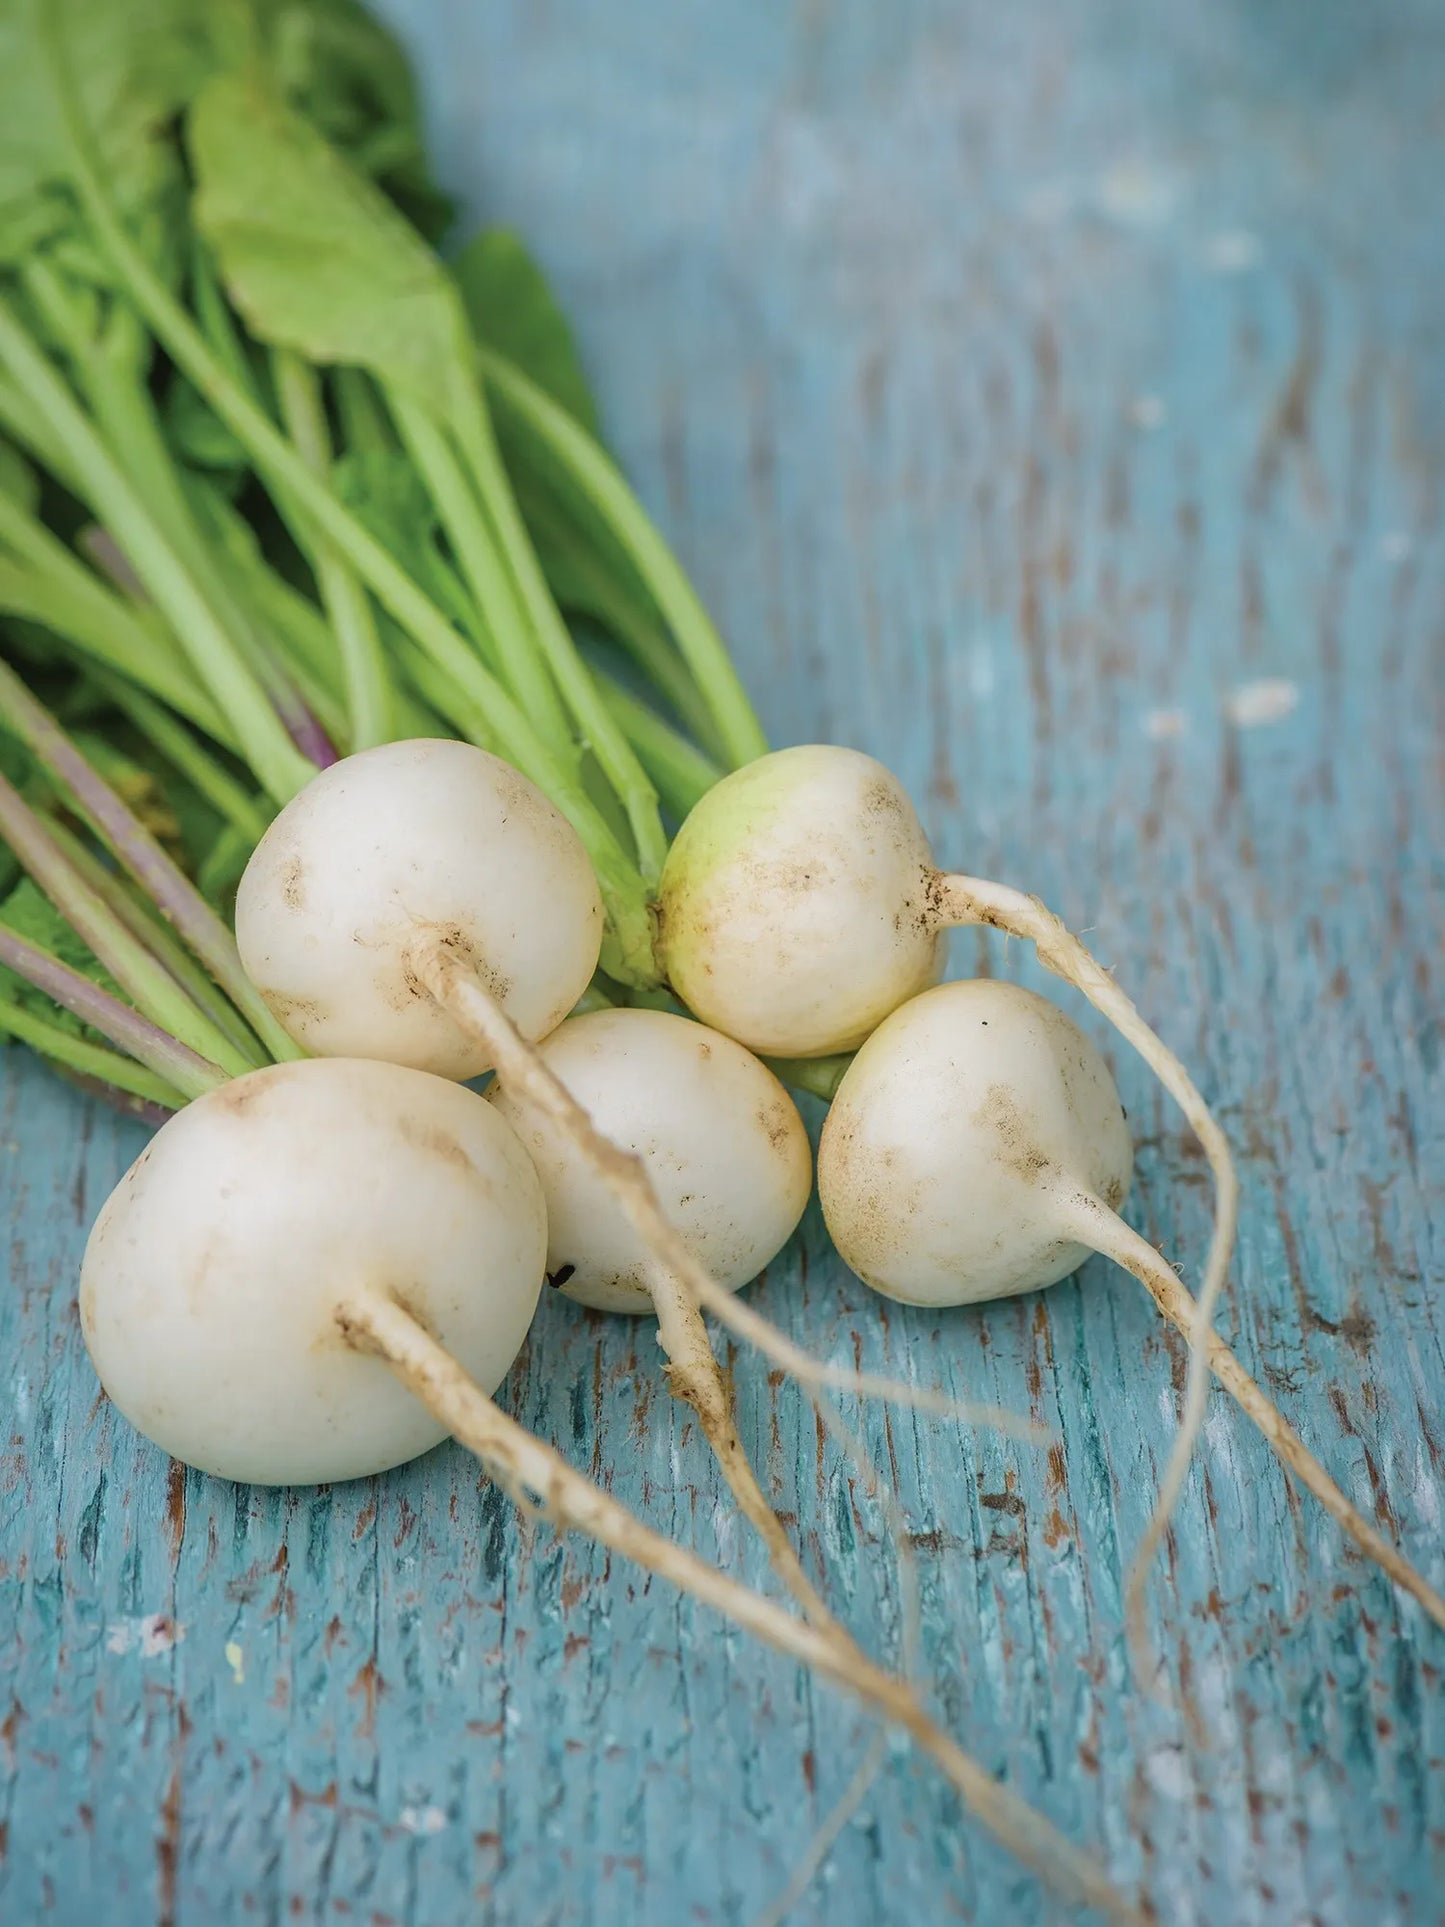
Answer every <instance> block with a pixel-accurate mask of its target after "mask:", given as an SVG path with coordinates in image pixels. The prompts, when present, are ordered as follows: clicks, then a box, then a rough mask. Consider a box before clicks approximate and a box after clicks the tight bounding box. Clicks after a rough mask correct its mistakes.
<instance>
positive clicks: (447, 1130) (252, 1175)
mask: <svg viewBox="0 0 1445 1927" xmlns="http://www.w3.org/2000/svg"><path fill="white" fill-rule="evenodd" d="M546 1248H547V1223H546V1213H545V1207H544V1204H543V1200H542V1191H541V1186H540V1185H539V1184H538V1182H537V1175H536V1172H535V1171H534V1169H533V1167H532V1163H531V1160H530V1159H529V1157H528V1155H527V1153H526V1151H525V1150H523V1148H522V1146H521V1144H520V1143H519V1142H518V1141H517V1137H516V1135H515V1133H514V1132H513V1131H512V1130H511V1128H510V1126H508V1125H507V1124H505V1123H504V1122H503V1120H502V1119H501V1118H500V1117H499V1116H498V1114H497V1113H496V1111H494V1110H493V1109H492V1107H491V1106H490V1105H488V1104H485V1103H483V1102H481V1101H480V1100H479V1099H478V1098H477V1097H476V1095H475V1094H474V1093H473V1092H471V1091H468V1090H466V1089H464V1088H463V1087H462V1086H461V1085H459V1084H451V1083H448V1082H446V1081H445V1080H444V1079H442V1078H439V1077H429V1076H426V1075H424V1074H423V1073H422V1072H420V1071H412V1070H404V1069H402V1068H401V1067H400V1066H398V1065H395V1064H384V1063H364V1062H358V1061H356V1060H353V1059H349V1058H336V1059H331V1060H322V1059H314V1058H313V1059H303V1060H302V1061H301V1062H300V1063H291V1064H277V1065H274V1066H272V1067H270V1068H268V1069H266V1070H260V1071H254V1072H252V1073H250V1074H249V1075H248V1076H245V1077H240V1078H237V1079H235V1080H234V1081H233V1082H231V1083H229V1084H224V1085H222V1086H221V1088H220V1089H219V1090H217V1091H213V1092H211V1093H209V1094H208V1095H206V1096H205V1097H201V1098H197V1099H196V1100H195V1101H194V1102H193V1103H191V1104H189V1105H187V1106H186V1108H185V1110H183V1111H179V1112H177V1114H176V1115H175V1117H173V1118H172V1119H171V1120H170V1121H169V1122H168V1123H167V1124H166V1125H165V1126H164V1127H163V1129H162V1130H161V1131H160V1132H159V1134H158V1135H157V1136H156V1137H155V1138H153V1139H152V1140H151V1143H150V1144H149V1145H148V1146H147V1148H146V1149H145V1150H144V1151H142V1152H141V1154H140V1156H139V1157H138V1158H137V1159H136V1161H135V1163H134V1164H133V1165H132V1166H131V1168H130V1170H129V1171H128V1172H127V1173H126V1175H125V1176H124V1177H123V1178H122V1179H121V1181H120V1183H119V1184H118V1185H117V1186H116V1188H115V1190H114V1191H113V1192H112V1193H111V1196H110V1198H109V1200H108V1201H107V1203H106V1205H105V1208H104V1209H103V1210H102V1212H101V1214H100V1216H99V1218H98V1219H97V1220H96V1223H95V1226H94V1229H93V1230H92V1231H91V1234H90V1241H89V1243H88V1244H87V1246H86V1251H85V1262H84V1265H83V1268H82V1271H81V1281H80V1316H81V1327H82V1330H83V1332H84V1334H85V1342H86V1345H87V1346H88V1348H89V1350H90V1355H91V1358H92V1359H93V1361H94V1363H95V1368H96V1371H97V1373H98V1374H99V1377H100V1381H101V1383H102V1385H104V1387H105V1389H106V1391H107V1392H108V1393H109V1394H110V1397H111V1398H112V1400H113V1401H114V1402H115V1404H116V1405H118V1406H119V1407H120V1409H121V1411H122V1412H123V1413H124V1414H125V1415H126V1417H127V1418H128V1419H129V1420H130V1421H131V1423H132V1424H133V1425H134V1426H135V1427H136V1428H137V1430H138V1431H141V1432H144V1433H145V1435H146V1437H147V1438H150V1439H153V1440H154V1441H155V1442H156V1444H158V1445H160V1446H161V1447H163V1448H164V1450H165V1451H167V1452H169V1453H170V1454H171V1455H172V1457H174V1458H178V1459H184V1460H185V1462H186V1463H187V1464H188V1465H196V1466H200V1467H201V1468H202V1470H204V1471H207V1472H213V1473H215V1474H217V1475H218V1476H219V1477H221V1478H227V1479H240V1480H244V1481H246V1482H247V1483H249V1484H253V1485H277V1484H282V1485H290V1484H306V1485H310V1484H313V1483H316V1482H318V1481H322V1480H329V1479H351V1478H356V1477H359V1476H360V1475H361V1474H363V1473H369V1472H380V1471H384V1470H385V1469H386V1468H387V1467H388V1466H393V1465H398V1464H400V1463H402V1461H404V1460H406V1459H410V1458H415V1457H416V1455H417V1454H418V1453H419V1452H426V1451H429V1450H430V1449H431V1447H432V1446H434V1445H436V1444H437V1443H438V1441H439V1440H441V1439H442V1438H444V1437H445V1436H446V1428H445V1426H443V1425H440V1424H438V1422H437V1421H436V1420H435V1419H434V1418H433V1417H432V1416H431V1415H430V1414H429V1413H428V1412H427V1411H426V1410H425V1409H424V1408H423V1407H422V1406H420V1405H418V1404H417V1402H416V1400H415V1399H414V1398H412V1397H411V1395H410V1394H409V1393H408V1392H407V1391H406V1390H405V1389H404V1388H403V1387H402V1386H400V1385H398V1384H397V1382H396V1380H395V1379H394V1378H393V1377H392V1375H391V1374H390V1373H388V1372H387V1371H386V1370H385V1369H384V1368H383V1367H382V1366H381V1365H379V1364H378V1363H377V1362H376V1361H375V1360H374V1359H369V1358H365V1357H363V1356H361V1355H360V1354H359V1353H357V1352H355V1351H354V1350H352V1349H351V1347H350V1346H348V1345H347V1344H346V1343H345V1342H344V1341H343V1339H342V1338H341V1335H340V1333H339V1332H338V1330H337V1327H336V1307H337V1304H338V1303H339V1302H340V1296H344V1295H345V1294H346V1293H348V1292H355V1291H358V1290H363V1289H365V1288H368V1287H371V1286H376V1287H379V1288H381V1289H385V1290H390V1291H392V1292H394V1293H395V1294H396V1295H397V1296H398V1298H399V1299H401V1300H403V1301H404V1302H405V1305H406V1308H407V1310H408V1312H409V1314H410V1315H411V1316H412V1317H413V1318H415V1319H417V1320H418V1322H419V1323H421V1324H422V1325H423V1326H425V1328H426V1329H427V1330H428V1331H429V1332H430V1333H431V1334H432V1335H433V1337H434V1338H436V1339H437V1341H438V1342H439V1343H441V1344H443V1345H445V1346H446V1347H447V1349H448V1351H450V1352H451V1353H452V1354H453V1355H454V1356H455V1358H456V1359H457V1361H458V1363H459V1364H460V1365H461V1367H462V1369H463V1370H464V1371H465V1372H466V1373H467V1374H468V1376H469V1377H470V1378H472V1379H474V1380H475V1381H476V1383H477V1384H478V1385H479V1386H480V1387H481V1389H482V1390H483V1391H485V1392H492V1391H494V1390H495V1389H496V1387H497V1386H498V1385H500V1383H501V1382H502V1380H503V1378H504V1377H505V1376H506V1374H507V1372H508V1371H509V1370H510V1369H511V1366H512V1362H513V1360H514V1359H515V1358H516V1356H517V1353H518V1351H519V1350H520V1349H521V1345H522V1340H523V1339H524V1338H525V1337H526V1335H527V1328H528V1326H529V1325H530V1324H531V1322H532V1317H533V1314H534V1312H535V1311H536V1308H537V1299H538V1296H539V1294H540V1292H541V1288H542V1277H543V1269H544V1258H545V1254H546ZM339 1295H340V1296H339Z"/></svg>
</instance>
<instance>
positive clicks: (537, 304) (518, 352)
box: [452, 227, 598, 435]
mask: <svg viewBox="0 0 1445 1927" xmlns="http://www.w3.org/2000/svg"><path fill="white" fill-rule="evenodd" d="M452 273H453V275H454V276H455V277H456V282H457V286H458V287H459V288H460V289H461V291H462V300H463V302H464V303H465V304H466V310H467V319H468V320H469V321H470V322H471V325H472V333H473V334H474V335H475V336H476V338H477V340H478V341H481V342H484V343H485V344H486V345H487V347H489V348H495V349H496V350H497V352H498V353H499V354H503V355H506V356H507V357H508V359H509V360H511V361H514V362H516V364H517V366H518V367H519V368H520V369H521V370H522V371H523V373H524V374H527V375H530V376H531V378H532V380H533V381H535V382H536V384H537V386H538V387H539V388H541V389H544V390H545V391H546V392H547V394H549V395H550V396H551V397H552V399H553V401H555V402H556V403H557V404H558V405H559V406H560V407H562V408H565V409H566V410H567V412H568V414H569V415H571V416H573V418H574V419H575V420H576V421H578V422H580V423H581V425H582V426H583V428H585V429H586V430H587V432H588V434H589V435H596V434H597V432H598V431H597V403H596V401H595V400H594V398H593V394H592V389H591V387H590V385H589V384H588V380H587V377H586V375H585V374H584V373H583V372H582V361H581V357H580V356H579V355H578V353H577V343H576V341H575V340H574V338H573V335H572V330H571V328H570V327H569V326H568V325H567V317H566V316H565V315H564V314H563V312H562V310H561V308H560V307H559V306H558V304H557V297H556V296H555V295H554V294H553V292H552V290H551V287H550V286H549V285H548V282H547V277H546V276H545V275H544V274H543V272H542V270H541V268H540V267H539V266H538V264H537V262H536V260H535V259H534V257H533V256H532V255H531V254H530V253H529V252H528V250H527V247H526V244H525V243H524V242H523V240H522V238H521V236H520V235H518V234H514V233H513V232H512V230H511V229H510V228H503V227H494V228H483V229H482V231H481V232H480V233H479V234H474V235H473V236H472V238H471V240H470V241H468V242H467V244H466V246H465V247H464V248H463V249H462V250H461V252H460V254H458V255H457V257H456V259H455V260H454V261H453V262H452Z"/></svg>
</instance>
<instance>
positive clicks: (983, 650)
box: [968, 642, 998, 703]
mask: <svg viewBox="0 0 1445 1927" xmlns="http://www.w3.org/2000/svg"><path fill="white" fill-rule="evenodd" d="M997 682H998V672H997V671H996V670H995V668H994V663H993V654H992V652H991V650H990V649H989V646H988V644H987V643H986V642H980V643H975V645H974V647H973V648H972V649H970V650H969V652H968V693H969V694H970V695H971V696H972V697H973V699H974V701H975V702H980V703H981V702H987V700H988V698H989V697H990V696H991V695H992V694H993V692H994V688H995V685H996V684H997Z"/></svg>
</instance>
